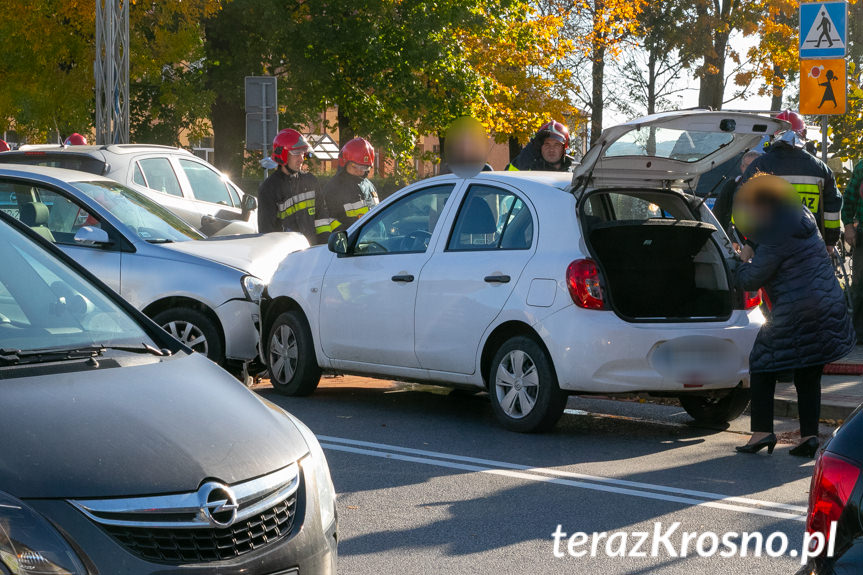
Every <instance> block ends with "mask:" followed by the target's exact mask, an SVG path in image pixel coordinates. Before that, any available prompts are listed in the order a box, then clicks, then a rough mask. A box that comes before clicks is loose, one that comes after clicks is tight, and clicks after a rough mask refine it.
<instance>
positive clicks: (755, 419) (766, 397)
mask: <svg viewBox="0 0 863 575" xmlns="http://www.w3.org/2000/svg"><path fill="white" fill-rule="evenodd" d="M822 371H824V366H823V365H815V366H812V367H804V368H802V369H795V370H794V387H796V388H797V412H798V415H799V417H800V436H801V437H807V436H810V435H818V420H819V419H820V418H821V372H822ZM780 373H782V372H778V371H764V372H760V373H753V374H752V378H751V380H750V387H751V392H752V408H751V409H752V417H751V419H752V431H753V432H759V431H763V432H767V433H773V394H774V393H775V392H776V381H777V379H778V378H779V375H780Z"/></svg>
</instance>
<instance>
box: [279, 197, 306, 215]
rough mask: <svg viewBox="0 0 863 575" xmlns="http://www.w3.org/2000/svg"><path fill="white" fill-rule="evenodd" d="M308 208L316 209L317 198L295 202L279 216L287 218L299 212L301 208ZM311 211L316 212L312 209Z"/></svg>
mask: <svg viewBox="0 0 863 575" xmlns="http://www.w3.org/2000/svg"><path fill="white" fill-rule="evenodd" d="M307 208H310V209H311V210H314V209H315V200H306V201H305V202H300V203H298V204H294V205H292V206H290V207H289V208H287V209H286V210H283V211H282V212H280V213H279V217H280V218H286V217H288V216H290V215H293V214H295V213H297V212H299V211H300V210H305V209H307ZM309 213H314V212H313V211H312V212H309Z"/></svg>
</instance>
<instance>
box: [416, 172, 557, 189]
mask: <svg viewBox="0 0 863 575" xmlns="http://www.w3.org/2000/svg"><path fill="white" fill-rule="evenodd" d="M456 178H457V176H456V175H455V174H444V175H441V176H435V178H433V179H434V180H441V181H445V180H452V179H456ZM465 179H473V180H491V181H495V182H501V183H509V184H511V185H514V186H516V187H518V184H519V183H523V182H535V183H537V184H542V185H546V186H550V187H552V188H557V189H558V190H562V191H566V190H567V189H568V188H569V186H570V184H572V172H539V171H536V172H532V171H518V170H512V171H510V170H507V171H498V172H479V173H477V174H476V175H474V176H471V177H470V178H465ZM422 181H423V182H425V181H430V180H422ZM417 183H419V182H417Z"/></svg>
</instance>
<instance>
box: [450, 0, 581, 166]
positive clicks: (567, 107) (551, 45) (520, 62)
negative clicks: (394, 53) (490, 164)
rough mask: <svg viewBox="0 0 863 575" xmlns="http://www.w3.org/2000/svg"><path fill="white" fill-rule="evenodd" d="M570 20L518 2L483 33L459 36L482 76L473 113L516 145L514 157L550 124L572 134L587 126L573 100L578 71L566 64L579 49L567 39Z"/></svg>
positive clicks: (500, 137) (473, 98)
mask: <svg viewBox="0 0 863 575" xmlns="http://www.w3.org/2000/svg"><path fill="white" fill-rule="evenodd" d="M564 16H565V15H564V14H561V13H546V14H542V13H540V12H539V11H537V10H536V9H535V8H534V7H532V6H530V5H528V4H524V3H515V4H514V5H512V6H510V7H508V8H505V9H504V10H503V11H502V12H501V13H499V14H498V17H497V18H494V19H492V20H490V21H488V22H487V23H486V24H485V25H484V26H483V28H482V29H480V30H471V29H466V30H460V31H459V35H460V40H461V43H462V45H463V46H464V50H465V58H466V60H467V62H468V64H469V65H470V67H471V69H472V70H473V71H474V72H475V73H476V74H478V76H479V85H478V90H477V92H476V93H475V94H473V95H470V97H469V99H468V102H467V104H468V109H469V112H470V113H471V115H473V116H474V117H475V118H477V119H479V120H480V121H481V122H482V123H483V124H484V125H485V127H486V129H487V130H488V132H489V133H491V134H493V135H494V136H495V139H496V140H497V141H498V142H506V141H510V142H511V143H512V144H511V150H510V151H511V155H513V154H512V152H517V149H518V148H517V146H518V145H519V144H524V143H526V142H527V141H528V140H529V139H530V137H531V136H532V135H533V134H534V133H535V132H536V130H537V129H538V128H539V126H541V125H542V124H543V123H545V122H547V121H548V120H549V119H552V118H554V119H558V120H560V121H563V122H565V123H569V127H570V129H574V128H576V127H577V126H578V125H580V124H582V123H583V122H584V118H583V117H582V116H581V113H580V112H579V110H578V109H577V108H576V107H575V105H574V103H573V100H572V94H573V93H574V91H575V89H576V84H575V82H574V79H573V71H572V70H571V69H569V68H568V67H567V66H566V63H565V61H566V57H567V56H568V54H570V53H571V51H572V50H573V49H574V44H573V42H572V40H571V39H568V38H565V37H564V36H563V34H562V30H563V21H564Z"/></svg>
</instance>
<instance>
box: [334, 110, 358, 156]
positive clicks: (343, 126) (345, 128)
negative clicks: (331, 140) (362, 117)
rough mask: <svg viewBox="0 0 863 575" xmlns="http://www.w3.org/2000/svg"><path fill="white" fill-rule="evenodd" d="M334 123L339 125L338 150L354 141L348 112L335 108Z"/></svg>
mask: <svg viewBox="0 0 863 575" xmlns="http://www.w3.org/2000/svg"><path fill="white" fill-rule="evenodd" d="M336 121H337V122H338V124H339V148H341V147H343V146H344V145H345V144H347V143H348V142H350V141H351V140H353V139H354V136H355V134H354V130H353V129H352V128H351V120H350V118H349V117H348V112H347V110H345V108H344V107H343V106H338V107H337V118H336Z"/></svg>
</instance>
